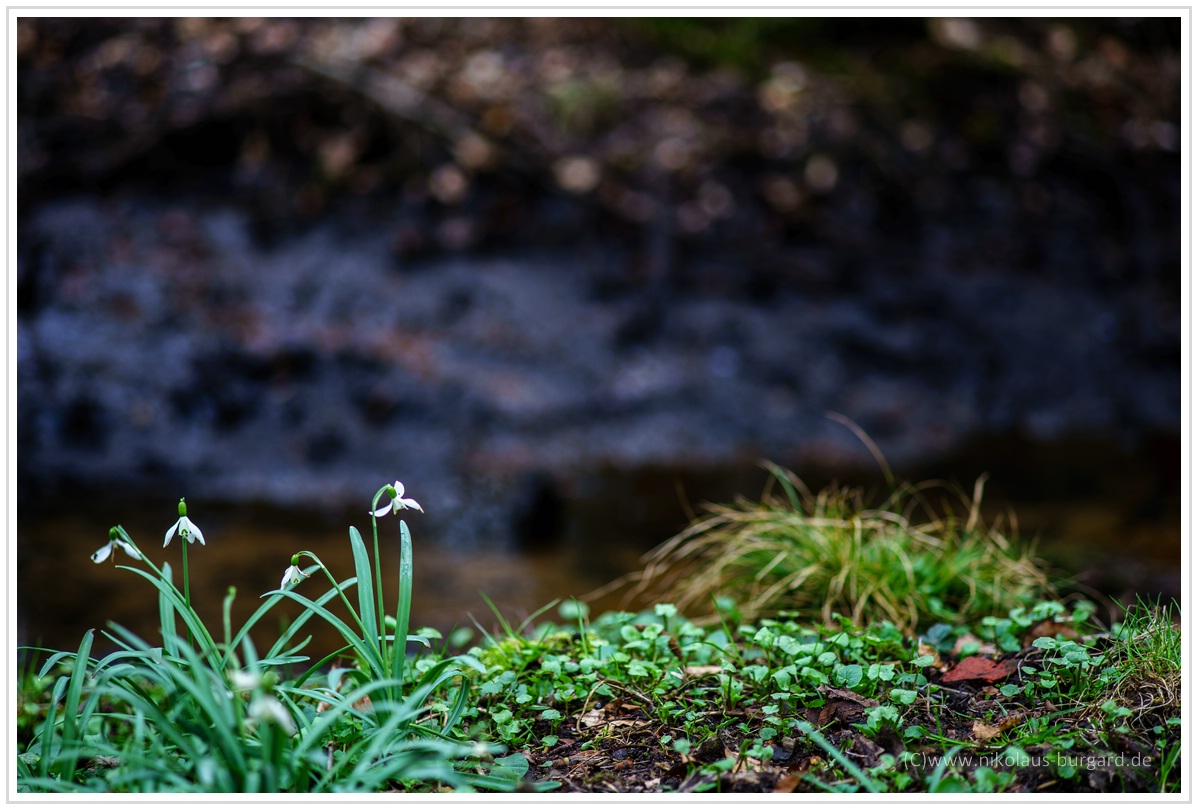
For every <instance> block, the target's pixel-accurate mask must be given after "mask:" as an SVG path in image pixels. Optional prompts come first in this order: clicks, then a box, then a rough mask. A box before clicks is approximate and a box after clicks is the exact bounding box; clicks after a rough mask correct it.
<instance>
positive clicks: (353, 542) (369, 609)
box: [349, 526, 383, 656]
mask: <svg viewBox="0 0 1198 810" xmlns="http://www.w3.org/2000/svg"><path fill="white" fill-rule="evenodd" d="M349 544H350V548H352V549H353V552H354V573H355V574H356V575H357V578H358V610H359V612H360V613H361V616H360V619H361V622H362V632H363V636H367V635H369V636H371V637H373V640H374V644H375V646H376V647H377V648H378V650H379V654H380V656H382V655H383V640H382V626H381V625H380V624H379V616H378V610H377V608H378V607H379V606H376V605H375V604H374V587H373V582H374V581H373V579H372V578H371V573H370V555H369V554H368V553H367V551H366V543H365V542H364V541H363V540H362V535H361V534H360V533H359V532H358V530H357V529H356V528H354V527H353V526H350V527H349Z"/></svg>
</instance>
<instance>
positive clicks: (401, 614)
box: [391, 520, 412, 697]
mask: <svg viewBox="0 0 1198 810" xmlns="http://www.w3.org/2000/svg"><path fill="white" fill-rule="evenodd" d="M411 614H412V533H411V532H410V531H408V524H407V521H404V520H401V521H399V604H398V605H397V606H396V608H395V639H396V640H395V641H394V642H393V643H392V645H391V656H392V658H391V674H392V677H394V678H395V680H396V681H398V682H399V683H400V692H397V693H396V697H398V696H399V695H401V694H402V689H403V686H402V684H403V679H404V664H405V663H406V662H407V648H408V645H407V638H408V621H409V619H410V617H411ZM401 639H402V640H401Z"/></svg>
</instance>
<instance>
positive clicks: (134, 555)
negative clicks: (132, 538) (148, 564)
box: [113, 540, 141, 560]
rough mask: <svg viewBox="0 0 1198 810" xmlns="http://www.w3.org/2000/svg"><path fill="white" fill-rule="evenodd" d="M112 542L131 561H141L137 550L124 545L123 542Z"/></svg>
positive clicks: (126, 544)
mask: <svg viewBox="0 0 1198 810" xmlns="http://www.w3.org/2000/svg"><path fill="white" fill-rule="evenodd" d="M113 542H114V543H116V544H117V545H118V546H120V547H121V550H122V551H124V552H125V553H126V554H128V555H129V556H130V557H132V558H133V559H135V560H140V559H141V554H139V553H138V551H137V549H135V548H134V547H133V546H131V545H130V544H128V543H126V542H125V541H124V540H114V541H113Z"/></svg>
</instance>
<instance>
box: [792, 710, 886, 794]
mask: <svg viewBox="0 0 1198 810" xmlns="http://www.w3.org/2000/svg"><path fill="white" fill-rule="evenodd" d="M795 724H796V725H797V726H798V728H799V730H800V731H802V732H803V733H804V734H806V735H807V736H808V737H809V738H810V739H811V740H812V741H813V742H814V743H815V744H816V745H818V746H819V747H820V748H822V749H824V751H825V753H827V755H828V756H830V757H832V759H834V760H836V762H837V764H839V765H840V767H842V768H844V769H845V771H846V772H847V773H848V774H849V775H851V776H852V777H853V778H854V779H856V780H857V781H858V783H860V785H861V786H862V787H863V788H865V789H866V790H868V791H869V792H870V793H879V792H881V788H880V787H879V786H878V783H877V782H876V781H874V780H873V779H871V778H870V777H869V776H867V775H866V774H865V772H864V771H862V770H861V769H860V768H858V767H857V765H856V764H855V763H854V762H853V761H852V760H850V759H849V758H848V757H846V756H845V755H844V753H843V752H841V750H840V749H839V748H837V747H836V746H834V745H832V743H830V742H828V739H827V738H826V737H824V735H823V734H820V733H819V731H817V730H816V728H815V726H813V725H811V724H810V723H808V722H807V721H805V720H796V721H795Z"/></svg>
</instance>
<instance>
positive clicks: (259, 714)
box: [249, 695, 295, 736]
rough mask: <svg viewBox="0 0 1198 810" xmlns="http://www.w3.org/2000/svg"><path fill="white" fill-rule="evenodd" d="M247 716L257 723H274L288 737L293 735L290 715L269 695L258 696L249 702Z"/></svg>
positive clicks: (292, 723) (293, 727)
mask: <svg viewBox="0 0 1198 810" xmlns="http://www.w3.org/2000/svg"><path fill="white" fill-rule="evenodd" d="M249 716H250V717H251V718H252V719H254V720H256V721H258V722H266V723H275V724H276V725H278V726H279V728H281V729H283V731H284V732H285V733H286V734H287V735H288V736H290V735H293V734H295V723H294V722H293V721H292V720H291V715H290V714H288V713H287V709H285V708H284V707H283V704H282V703H280V702H279V701H278V700H276V699H275V698H273V697H271V696H270V695H259V696H258V697H256V698H254V699H253V700H252V701H250V707H249Z"/></svg>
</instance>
